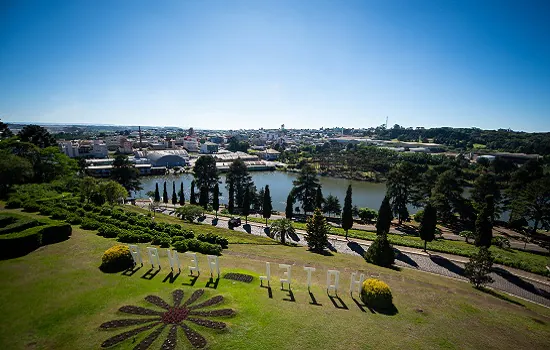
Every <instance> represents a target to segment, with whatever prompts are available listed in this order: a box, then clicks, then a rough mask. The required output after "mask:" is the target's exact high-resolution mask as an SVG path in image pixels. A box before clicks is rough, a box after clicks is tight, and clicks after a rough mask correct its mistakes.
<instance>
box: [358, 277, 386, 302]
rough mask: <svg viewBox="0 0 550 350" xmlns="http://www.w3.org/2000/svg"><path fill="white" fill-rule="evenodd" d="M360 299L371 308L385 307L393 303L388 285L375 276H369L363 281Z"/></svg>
mask: <svg viewBox="0 0 550 350" xmlns="http://www.w3.org/2000/svg"><path fill="white" fill-rule="evenodd" d="M361 300H362V301H363V302H364V303H365V305H367V306H368V307H371V308H373V309H377V308H379V309H386V308H390V307H391V306H392V304H393V303H392V295H391V290H390V287H389V286H388V285H387V284H386V283H384V282H382V281H380V280H377V279H376V278H369V279H367V280H366V281H365V282H363V286H362V288H361Z"/></svg>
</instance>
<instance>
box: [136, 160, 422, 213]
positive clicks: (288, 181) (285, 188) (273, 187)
mask: <svg viewBox="0 0 550 350" xmlns="http://www.w3.org/2000/svg"><path fill="white" fill-rule="evenodd" d="M250 174H251V176H252V180H253V181H254V184H255V185H256V188H257V189H258V190H259V189H260V188H261V187H265V185H269V189H270V192H271V199H272V202H273V209H275V210H277V211H281V212H284V210H285V206H286V197H287V196H288V193H289V192H290V190H291V189H292V181H294V180H296V178H297V176H298V174H297V173H291V172H280V171H258V172H251V173H250ZM192 180H193V175H191V174H178V175H165V176H148V177H142V178H141V184H142V187H143V190H141V191H139V192H138V193H137V194H136V197H137V198H146V197H147V196H146V194H145V193H147V192H148V191H154V190H155V184H156V183H158V184H159V190H160V194H161V195H162V186H163V184H164V181H166V182H167V185H166V186H167V190H168V195H169V196H170V198H171V196H172V182H173V181H175V182H176V191H179V186H180V183H181V182H182V181H183V187H184V191H185V200H186V202H187V201H188V200H189V190H190V188H191V181H192ZM319 180H320V183H321V185H322V191H323V196H324V197H327V196H328V195H329V194H332V195H333V196H336V197H338V199H339V200H340V205H341V206H343V205H344V198H345V197H346V190H347V188H348V185H349V184H351V187H352V189H353V197H352V199H353V204H354V205H357V206H358V207H359V208H364V207H368V208H372V209H375V210H378V208H379V207H380V203H382V200H383V199H384V195H385V194H386V185H385V184H384V183H372V182H364V181H355V180H346V179H338V178H332V177H319ZM220 181H221V183H220V192H221V195H220V203H222V204H227V197H226V195H227V189H226V188H225V174H221V176H220ZM409 211H410V213H411V214H413V213H415V212H416V211H417V209H415V208H413V207H410V208H409Z"/></svg>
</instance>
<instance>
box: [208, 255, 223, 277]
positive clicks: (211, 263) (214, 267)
mask: <svg viewBox="0 0 550 350" xmlns="http://www.w3.org/2000/svg"><path fill="white" fill-rule="evenodd" d="M206 258H207V259H208V267H209V268H210V277H212V278H213V277H214V271H216V273H217V274H218V278H220V265H219V263H218V257H217V256H216V255H207V256H206Z"/></svg>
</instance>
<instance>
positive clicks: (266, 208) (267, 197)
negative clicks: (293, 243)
mask: <svg viewBox="0 0 550 350" xmlns="http://www.w3.org/2000/svg"><path fill="white" fill-rule="evenodd" d="M262 210H263V212H262V216H263V217H264V219H265V225H266V226H267V219H269V218H270V217H271V212H272V211H273V204H272V203H271V193H270V192H269V185H265V190H264V198H263V205H262Z"/></svg>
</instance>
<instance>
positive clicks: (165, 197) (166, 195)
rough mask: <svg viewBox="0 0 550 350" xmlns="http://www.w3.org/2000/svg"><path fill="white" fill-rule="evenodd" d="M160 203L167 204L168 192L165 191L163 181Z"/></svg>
mask: <svg viewBox="0 0 550 350" xmlns="http://www.w3.org/2000/svg"><path fill="white" fill-rule="evenodd" d="M162 201H163V202H164V204H168V191H166V181H164V191H163V192H162Z"/></svg>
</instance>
